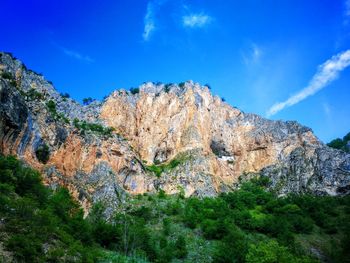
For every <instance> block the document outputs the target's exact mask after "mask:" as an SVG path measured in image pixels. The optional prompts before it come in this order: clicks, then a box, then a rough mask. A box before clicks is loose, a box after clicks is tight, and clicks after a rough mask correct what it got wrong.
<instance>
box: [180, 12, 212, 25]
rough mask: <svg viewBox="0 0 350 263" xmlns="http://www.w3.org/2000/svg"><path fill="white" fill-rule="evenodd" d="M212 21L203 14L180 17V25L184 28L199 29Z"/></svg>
mask: <svg viewBox="0 0 350 263" xmlns="http://www.w3.org/2000/svg"><path fill="white" fill-rule="evenodd" d="M211 21H212V18H211V17H210V16H208V15H205V14H203V13H198V14H190V15H185V16H183V17H182V24H183V26H185V27H190V28H200V27H204V26H206V25H208V24H209V23H210V22H211Z"/></svg>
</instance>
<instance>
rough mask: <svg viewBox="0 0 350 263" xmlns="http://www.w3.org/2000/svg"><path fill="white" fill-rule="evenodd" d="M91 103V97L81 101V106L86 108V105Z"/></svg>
mask: <svg viewBox="0 0 350 263" xmlns="http://www.w3.org/2000/svg"><path fill="white" fill-rule="evenodd" d="M93 101H94V99H93V98H91V97H88V98H84V99H83V104H84V105H85V106H87V105H89V104H91V103H92V102H93Z"/></svg>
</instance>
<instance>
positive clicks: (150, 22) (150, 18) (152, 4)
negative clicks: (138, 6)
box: [142, 0, 168, 41]
mask: <svg viewBox="0 0 350 263" xmlns="http://www.w3.org/2000/svg"><path fill="white" fill-rule="evenodd" d="M167 1H168V0H151V1H149V2H148V4H147V10H146V14H145V17H144V19H143V21H144V28H143V33H142V38H143V40H144V41H148V40H150V38H151V36H152V33H153V32H154V31H155V30H157V25H156V15H157V12H158V10H159V8H160V7H161V6H162V5H163V4H165V3H166V2H167Z"/></svg>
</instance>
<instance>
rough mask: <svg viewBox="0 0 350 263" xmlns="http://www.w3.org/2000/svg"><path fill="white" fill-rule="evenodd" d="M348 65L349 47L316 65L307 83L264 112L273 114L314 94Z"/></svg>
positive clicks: (269, 114) (349, 59) (349, 57)
mask: <svg viewBox="0 0 350 263" xmlns="http://www.w3.org/2000/svg"><path fill="white" fill-rule="evenodd" d="M349 65H350V49H349V50H346V51H344V52H342V53H339V54H337V55H335V56H333V57H332V58H331V59H329V60H327V61H326V62H325V63H323V64H322V65H320V66H319V67H318V71H317V73H316V74H315V75H314V76H313V78H312V79H311V81H310V83H309V85H308V86H307V87H305V88H304V89H303V90H301V91H299V92H298V93H297V94H295V95H293V96H291V97H290V98H288V99H287V100H286V101H284V102H278V103H275V104H274V105H273V106H272V107H271V108H270V109H269V110H268V111H267V113H266V116H267V117H271V116H272V115H275V114H276V113H277V112H279V111H281V110H283V109H285V108H287V107H290V106H293V105H295V104H297V103H299V102H300V101H302V100H304V99H306V98H307V97H309V96H311V95H314V94H315V93H316V92H318V91H320V90H321V89H323V88H324V87H326V86H327V85H329V84H330V83H331V82H332V81H334V80H335V79H336V78H337V77H338V76H339V73H340V72H341V71H342V70H344V69H345V68H346V67H348V66H349Z"/></svg>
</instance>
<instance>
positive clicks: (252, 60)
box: [242, 43, 263, 65]
mask: <svg viewBox="0 0 350 263" xmlns="http://www.w3.org/2000/svg"><path fill="white" fill-rule="evenodd" d="M262 53H263V52H262V50H261V48H260V47H259V46H258V45H257V44H255V43H253V44H251V47H250V48H249V50H248V51H247V52H243V53H242V58H243V62H244V64H245V65H251V64H256V63H258V62H259V61H260V58H261V56H262Z"/></svg>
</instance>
